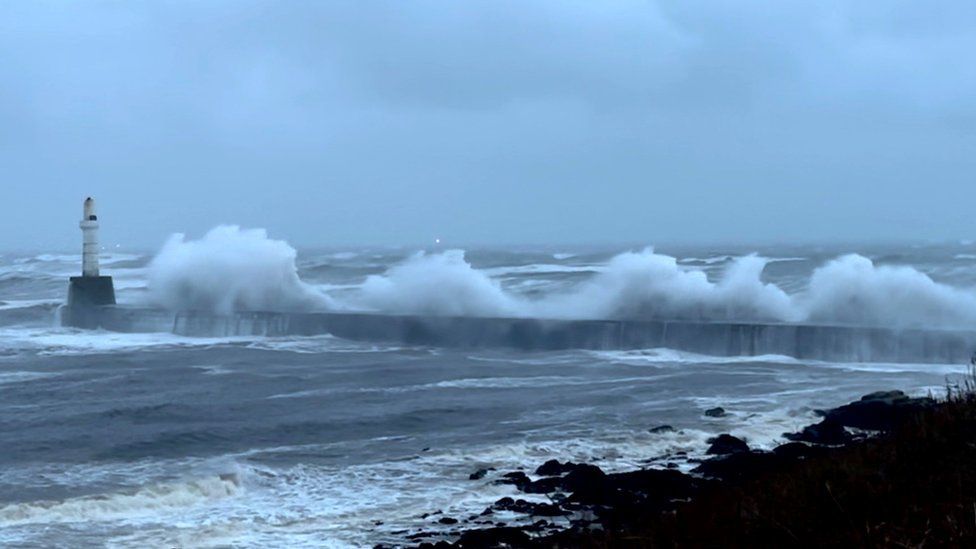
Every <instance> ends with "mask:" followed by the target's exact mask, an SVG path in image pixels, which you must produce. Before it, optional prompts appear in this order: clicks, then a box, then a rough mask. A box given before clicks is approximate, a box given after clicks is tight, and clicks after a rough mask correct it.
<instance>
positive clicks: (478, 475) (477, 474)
mask: <svg viewBox="0 0 976 549" xmlns="http://www.w3.org/2000/svg"><path fill="white" fill-rule="evenodd" d="M494 470H495V468H494V467H488V468H487V469H478V470H477V471H475V472H473V473H471V474H470V475H468V480H481V479H483V478H485V475H487V474H488V471H494Z"/></svg>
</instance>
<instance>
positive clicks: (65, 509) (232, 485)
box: [0, 476, 239, 527]
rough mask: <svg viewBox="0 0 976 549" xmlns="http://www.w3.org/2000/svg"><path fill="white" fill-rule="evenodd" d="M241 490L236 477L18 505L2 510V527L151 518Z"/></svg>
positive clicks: (231, 494)
mask: <svg viewBox="0 0 976 549" xmlns="http://www.w3.org/2000/svg"><path fill="white" fill-rule="evenodd" d="M238 491H239V486H238V485H237V482H236V478H234V477H232V476H222V477H219V476H218V477H206V478H200V479H194V480H188V481H184V482H176V483H166V484H156V485H151V486H145V487H143V488H140V489H139V490H137V491H136V492H134V493H115V494H105V495H98V496H83V497H77V498H71V499H66V500H63V501H44V502H30V503H15V504H11V505H6V506H4V507H0V525H3V526H5V527H10V526H16V525H21V524H25V523H44V524H50V523H64V522H92V521H107V520H129V519H133V518H137V517H140V516H147V515H148V516H150V517H153V516H156V515H158V514H159V513H160V512H164V511H166V510H181V509H185V508H187V507H190V506H194V505H198V504H200V503H203V502H206V501H208V500H214V499H220V498H225V497H230V496H233V495H235V494H236V493H237V492H238Z"/></svg>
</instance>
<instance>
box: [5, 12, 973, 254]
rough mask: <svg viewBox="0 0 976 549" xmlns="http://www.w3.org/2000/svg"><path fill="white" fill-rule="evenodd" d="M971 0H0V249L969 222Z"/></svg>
mask: <svg viewBox="0 0 976 549" xmlns="http://www.w3.org/2000/svg"><path fill="white" fill-rule="evenodd" d="M974 55H976V2H974V1H973V0H953V1H943V0H928V1H925V2H919V1H900V0H850V1H840V0H817V1H810V0H807V1H803V2H796V1H787V0H768V1H746V0H741V1H738V2H727V1H716V0H708V1H705V0H700V1H699V0H659V1H617V0H600V1H592V0H587V1H573V0H555V1H551V2H550V1H527V0H511V1H499V0H493V1H471V0H452V1H447V0H444V1H439V2H424V1H402V0H397V1H389V2H371V1H364V0H354V1H348V2H342V1H335V0H330V1H313V2H297V1H289V2H280V1H268V2H247V1H242V0H236V1H233V2H219V1H199V0H195V1H186V2H162V1H152V2H136V1H122V0H119V1H112V2H98V1H78V2H60V1H59V2H43V1H39V0H9V1H5V2H2V3H0V181H2V182H3V183H2V188H3V190H4V191H5V196H4V204H5V206H6V208H5V213H4V215H3V216H2V217H0V229H2V230H0V248H7V249H9V248H20V249H24V248H30V249H43V248H52V249H55V248H56V249H70V248H71V247H73V246H75V244H76V243H77V242H78V241H79V239H80V234H79V231H78V228H77V221H78V219H79V218H80V214H81V202H82V199H83V198H84V197H85V196H86V195H88V194H92V195H95V196H96V197H97V198H98V199H99V202H100V212H99V213H100V214H101V218H102V240H103V242H104V243H106V244H114V243H120V244H122V245H123V246H127V247H128V246H138V247H144V248H149V249H153V248H156V247H157V246H158V245H159V244H161V243H162V241H163V240H164V239H165V237H166V236H167V235H168V234H169V233H172V232H186V233H189V234H190V235H199V234H201V233H202V232H204V231H205V230H207V229H208V228H210V227H211V226H213V225H215V224H218V223H236V224H241V225H245V226H250V227H265V228H267V229H268V230H269V231H270V233H271V234H272V235H273V236H276V237H280V238H285V239H287V240H289V241H290V242H292V243H294V244H296V245H298V246H328V245H356V244H418V243H428V242H432V241H433V239H435V238H442V239H444V240H445V241H446V242H447V243H457V244H466V243H468V244H470V243H494V244H505V243H572V242H587V243H593V242H628V243H633V242H646V243H655V242H668V241H702V242H715V241H770V240H773V241H777V240H778V241H788V240H792V239H798V240H804V241H811V240H813V241H816V240H834V239H844V240H872V239H881V238H883V239H889V240H890V239H964V238H976V62H974V60H973V57H974Z"/></svg>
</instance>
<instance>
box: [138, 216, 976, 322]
mask: <svg viewBox="0 0 976 549" xmlns="http://www.w3.org/2000/svg"><path fill="white" fill-rule="evenodd" d="M295 257H296V253H295V250H294V249H293V248H292V247H291V246H289V245H288V244H287V243H286V242H284V241H281V240H273V239H270V238H268V236H267V233H266V232H265V231H264V230H261V229H247V230H245V229H241V228H239V227H236V226H219V227H216V228H214V229H212V230H211V231H210V232H208V233H207V234H206V235H205V236H204V237H203V238H201V239H199V240H187V239H186V238H185V237H184V236H183V235H181V234H177V235H173V236H172V237H171V238H170V239H169V241H168V242H167V243H166V245H165V246H164V247H163V249H162V250H161V251H160V252H159V254H158V255H157V256H156V257H155V258H154V259H153V261H152V262H151V264H150V266H149V286H150V296H151V299H152V300H153V302H154V303H156V304H158V305H161V306H165V307H168V308H172V309H206V310H213V311H217V312H224V313H226V312H231V311H234V310H275V311H308V310H325V309H334V308H343V309H351V310H367V311H375V312H381V313H396V314H418V315H440V316H488V317H501V316H514V317H537V318H560V319H673V320H688V321H733V322H736V321H739V322H811V323H823V324H847V325H858V326H882V327H923V328H947V327H953V328H969V327H974V326H976V291H974V290H973V289H968V288H959V287H953V286H949V285H946V284H942V283H939V282H936V281H934V280H932V278H931V277H929V276H928V275H926V274H925V273H922V272H920V271H918V270H916V269H914V268H912V267H908V266H889V265H880V266H878V265H875V264H874V263H873V262H872V261H871V260H870V259H868V258H865V257H863V256H860V255H846V256H841V257H839V258H836V259H834V260H831V261H829V262H827V263H826V264H824V265H822V266H821V267H819V268H817V269H816V270H815V271H814V272H813V274H812V275H811V277H810V280H809V284H808V286H807V287H806V288H805V289H803V290H802V291H800V292H797V293H794V294H790V293H787V292H786V291H784V290H783V289H782V288H780V287H779V286H777V285H775V284H773V283H769V282H766V281H764V280H763V271H764V270H765V268H766V265H767V263H768V262H769V260H767V259H765V258H762V257H760V256H758V255H754V254H753V255H746V256H742V257H738V258H731V259H730V260H729V261H728V263H727V265H726V266H725V268H724V270H723V271H722V272H721V274H719V275H718V276H717V278H715V279H714V280H712V279H709V276H708V274H706V273H705V272H704V271H702V270H699V269H695V268H692V267H688V266H684V265H681V264H680V263H679V261H678V260H677V259H676V258H674V257H671V256H667V255H664V254H659V253H656V252H654V250H653V249H651V248H647V249H644V250H641V251H630V252H625V253H621V254H618V255H616V256H614V257H613V258H612V259H610V261H609V262H608V263H607V264H606V265H605V266H602V267H600V268H599V269H596V268H594V270H595V271H598V272H596V274H594V275H593V276H592V277H591V278H589V279H587V280H584V281H582V282H579V283H578V284H576V285H575V286H574V287H572V288H571V289H568V290H565V291H560V292H551V293H548V294H544V295H542V296H541V297H540V296H533V297H527V296H525V295H521V294H518V293H515V292H509V291H506V290H505V288H503V287H502V285H501V283H500V281H499V280H498V279H496V278H493V277H492V276H491V274H492V271H485V270H479V269H476V268H474V267H473V266H472V265H471V264H470V263H469V262H468V261H467V260H466V259H465V255H464V251H462V250H447V251H444V252H439V253H428V252H418V253H416V254H414V255H412V256H410V257H408V258H406V259H405V260H404V261H402V262H401V263H399V264H397V265H393V266H391V267H389V268H388V269H387V270H386V272H384V273H382V274H378V275H371V276H369V277H367V278H366V279H365V281H364V282H363V283H362V284H361V285H360V286H359V288H358V289H356V290H355V291H353V292H349V293H347V294H346V295H344V296H343V298H342V301H341V303H339V304H337V303H336V302H335V301H334V300H333V299H332V298H330V297H328V296H327V295H325V294H324V293H323V292H321V291H319V290H317V289H316V288H314V287H313V286H311V285H308V284H306V283H304V282H303V281H302V280H301V279H300V278H299V277H298V274H297V268H296V265H295Z"/></svg>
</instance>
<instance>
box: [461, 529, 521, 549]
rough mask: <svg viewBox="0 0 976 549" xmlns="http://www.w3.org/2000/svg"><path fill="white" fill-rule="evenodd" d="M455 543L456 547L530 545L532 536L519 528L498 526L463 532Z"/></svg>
mask: <svg viewBox="0 0 976 549" xmlns="http://www.w3.org/2000/svg"><path fill="white" fill-rule="evenodd" d="M455 545H456V546H457V547H530V546H532V538H530V537H529V535H528V534H526V533H525V532H523V531H522V530H521V529H519V528H513V527H510V526H499V527H495V528H486V529H484V530H468V531H466V532H463V533H462V534H461V537H460V539H458V541H457V543H456V544H455Z"/></svg>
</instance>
